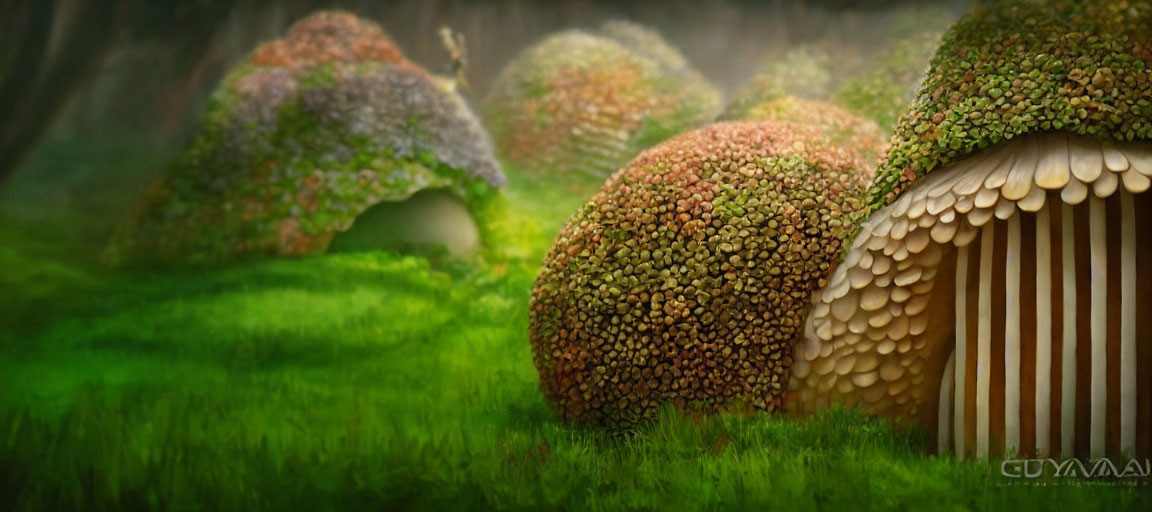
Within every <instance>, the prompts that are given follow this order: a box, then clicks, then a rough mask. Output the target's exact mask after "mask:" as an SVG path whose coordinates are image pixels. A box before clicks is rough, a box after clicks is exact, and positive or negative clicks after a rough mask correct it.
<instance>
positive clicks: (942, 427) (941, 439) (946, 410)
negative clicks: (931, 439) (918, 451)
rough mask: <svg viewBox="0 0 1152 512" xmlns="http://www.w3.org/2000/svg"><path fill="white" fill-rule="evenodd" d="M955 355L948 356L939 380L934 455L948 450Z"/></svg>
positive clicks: (950, 437) (950, 435) (950, 436)
mask: <svg viewBox="0 0 1152 512" xmlns="http://www.w3.org/2000/svg"><path fill="white" fill-rule="evenodd" d="M955 364H956V353H955V352H953V353H952V354H950V355H949V356H948V363H947V364H945V365H944V375H943V376H942V377H941V378H940V402H939V403H940V407H939V411H938V412H937V415H936V417H937V423H936V453H939V454H942V453H945V452H946V451H947V450H948V441H950V440H951V439H952V433H951V432H950V431H951V430H952V421H953V419H952V382H953V381H954V380H955V379H956V377H955V375H954V373H955V369H954V368H955Z"/></svg>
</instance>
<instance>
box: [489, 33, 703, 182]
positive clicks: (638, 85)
mask: <svg viewBox="0 0 1152 512" xmlns="http://www.w3.org/2000/svg"><path fill="white" fill-rule="evenodd" d="M614 38H619V40H617V39H614ZM720 107H721V96H720V93H719V91H717V90H716V89H715V88H714V87H713V86H712V85H711V84H709V83H708V82H707V81H706V80H705V79H704V78H703V77H702V76H700V74H699V73H697V72H695V71H693V70H692V69H690V68H689V67H688V66H687V64H686V63H685V62H684V60H683V57H681V56H680V55H679V53H678V52H676V51H675V50H674V49H672V48H671V47H670V46H668V45H667V44H666V43H664V42H663V41H662V40H661V39H660V38H659V36H658V35H656V34H655V33H654V32H651V31H648V30H646V29H642V28H639V27H636V26H634V25H630V24H621V23H619V22H615V23H609V24H608V25H607V26H606V27H605V29H604V33H603V34H592V33H587V32H582V31H574V30H573V31H566V32H561V33H559V34H556V35H553V36H551V37H548V38H547V39H545V40H543V41H541V42H540V43H538V44H536V45H535V46H533V47H531V48H529V49H527V50H525V51H524V52H523V53H522V54H521V55H520V56H519V57H517V58H516V59H515V60H514V61H513V62H512V63H510V64H509V65H508V67H507V68H506V69H505V70H504V72H503V73H502V74H501V75H500V77H499V79H498V80H497V82H496V84H495V85H494V87H493V91H492V93H491V95H490V96H489V97H488V98H487V100H486V103H485V108H484V114H485V120H486V124H487V126H488V128H489V129H490V130H491V131H492V135H493V138H494V139H495V141H496V144H497V146H498V149H499V151H500V153H501V156H503V157H504V158H505V159H507V160H508V161H509V162H511V163H513V164H515V165H517V166H519V167H521V168H523V169H525V170H527V171H530V172H536V173H556V174H560V175H563V174H566V173H573V172H575V173H582V174H587V175H591V176H597V177H604V176H607V175H608V174H610V173H611V172H612V171H615V170H616V169H618V168H619V167H620V166H621V165H623V164H624V163H626V162H627V161H628V160H629V159H630V158H632V157H634V156H636V154H638V153H639V152H640V151H641V150H643V149H644V148H647V147H649V146H650V145H652V144H654V143H656V142H659V141H661V140H664V139H665V138H667V137H669V136H671V135H674V134H676V133H680V132H682V131H685V130H689V129H692V128H696V127H699V126H701V125H703V124H705V123H707V122H709V121H711V120H712V119H714V118H715V116H716V114H717V113H718V112H719V110H720Z"/></svg>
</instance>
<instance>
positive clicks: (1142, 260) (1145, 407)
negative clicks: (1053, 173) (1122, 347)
mask: <svg viewBox="0 0 1152 512" xmlns="http://www.w3.org/2000/svg"><path fill="white" fill-rule="evenodd" d="M1132 199H1133V201H1132V202H1133V203H1134V204H1133V206H1134V210H1135V211H1136V216H1135V218H1137V219H1149V218H1152V201H1149V200H1148V196H1147V195H1146V194H1141V195H1138V196H1136V197H1134V198H1132ZM1135 245H1136V256H1137V259H1136V261H1137V262H1139V263H1138V265H1139V266H1141V267H1144V268H1145V269H1146V270H1145V271H1140V270H1137V271H1136V318H1138V319H1146V318H1152V272H1149V271H1147V269H1148V268H1149V267H1150V265H1149V263H1148V261H1149V260H1148V255H1149V254H1152V234H1149V233H1148V230H1147V229H1143V230H1137V231H1136V244H1135ZM1135 328H1136V448H1135V449H1136V455H1137V456H1138V457H1152V326H1150V325H1149V323H1148V322H1146V321H1143V322H1142V321H1138V322H1136V325H1135Z"/></svg>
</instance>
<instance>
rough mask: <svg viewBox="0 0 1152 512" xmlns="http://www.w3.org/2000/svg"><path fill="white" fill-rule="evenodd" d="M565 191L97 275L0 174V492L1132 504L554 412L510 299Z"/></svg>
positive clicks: (801, 440) (798, 427)
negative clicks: (298, 252) (277, 251)
mask: <svg viewBox="0 0 1152 512" xmlns="http://www.w3.org/2000/svg"><path fill="white" fill-rule="evenodd" d="M44 165H47V164H44ZM107 165H109V167H110V166H111V164H107ZM34 170H36V169H34ZM109 172H111V171H110V170H109ZM22 181H23V182H24V183H26V184H27V183H32V182H34V181H35V180H32V179H31V178H26V179H24V180H22ZM17 184H19V182H18V183H17ZM21 186H27V185H21ZM90 186H92V185H91V183H89V182H84V183H81V184H79V185H77V189H78V190H83V189H84V188H85V187H90ZM65 192H67V188H65ZM588 193H589V190H588V189H587V188H583V189H576V188H567V187H560V186H557V185H555V184H552V183H549V182H542V181H531V180H527V179H523V178H517V179H516V180H515V181H514V184H513V186H512V187H511V188H510V189H509V190H508V192H507V194H506V199H505V201H504V202H503V204H502V208H503V215H504V217H503V219H504V220H502V221H498V222H497V225H496V226H494V229H493V231H494V232H495V233H498V234H499V238H500V240H499V248H498V249H496V250H492V251H490V252H489V254H488V255H487V257H486V258H485V259H484V261H480V262H456V261H436V262H429V261H427V260H425V259H421V258H416V257H403V256H398V255H390V254H380V253H349V254H334V255H329V256H325V257H319V258H310V259H304V260H295V261H272V262H265V263H248V264H242V265H236V266H232V267H229V268H223V269H215V270H213V269H200V270H185V271H147V272H145V271H137V272H126V273H115V274H113V273H108V272H106V271H104V270H101V269H100V268H99V267H97V266H95V265H92V264H91V263H90V261H91V260H92V259H93V256H94V255H93V254H92V253H93V250H94V249H95V246H94V245H93V244H92V243H89V244H88V245H85V240H87V239H88V238H83V239H77V238H74V237H69V236H68V234H69V233H70V232H71V231H70V230H73V229H81V226H84V228H83V229H88V230H91V231H94V232H98V231H100V230H101V229H105V228H106V226H105V224H107V223H106V222H105V223H104V224H100V223H97V222H94V221H93V220H92V218H91V216H92V213H91V211H95V210H98V208H95V207H94V208H95V210H90V209H86V208H79V207H76V208H72V209H71V210H69V209H63V210H64V211H63V212H57V213H54V214H53V215H50V216H43V217H37V216H36V215H35V214H34V212H36V211H37V210H36V205H37V204H40V202H42V201H43V198H44V197H46V196H48V195H51V194H42V195H37V194H32V193H28V194H17V193H11V192H10V193H8V194H7V195H5V196H3V199H2V203H3V204H0V206H3V209H0V215H4V216H6V218H8V219H17V218H18V219H19V222H12V223H5V222H4V221H3V220H2V219H0V268H3V269H4V270H3V271H2V272H0V510H7V509H17V510H20V509H40V510H47V509H52V510H59V509H65V510H66V509H77V508H95V509H180V510H232V509H244V510H257V509H271V510H287V509H305V510H348V509H375V510H379V509H395V508H412V509H430V510H443V509H446V508H523V509H568V508H572V509H595V510H615V509H623V508H629V509H633V508H636V509H651V510H690V509H698V508H712V509H716V508H737V509H743V508H752V507H756V508H768V507H772V506H776V507H779V508H788V509H800V510H803V509H813V508H821V509H829V510H840V509H856V508H877V509H892V508H895V509H921V508H928V507H933V508H939V509H942V510H947V509H970V508H1007V507H1013V508H1022V509H1064V508H1075V507H1078V506H1081V507H1091V508H1115V509H1125V508H1143V509H1145V510H1146V509H1147V507H1148V506H1149V504H1150V503H1149V502H1150V500H1152V498H1150V496H1149V489H1148V488H1139V489H1122V488H1111V487H1100V486H1087V487H1067V486H1062V487H1044V488H1032V487H1028V488H1026V487H1010V486H1005V485H1003V484H1004V481H1003V480H1001V479H999V477H996V476H994V471H993V468H991V467H990V466H989V465H988V464H987V463H979V462H967V463H956V462H954V461H952V460H951V459H947V458H937V457H931V456H926V455H924V442H923V440H922V439H921V437H920V436H919V435H918V434H917V433H915V432H911V431H905V430H900V429H896V428H894V427H893V426H891V425H890V424H888V423H885V422H880V421H875V420H870V419H868V418H865V417H864V416H863V415H861V414H859V413H857V412H854V411H836V412H834V413H832V414H829V415H826V416H822V417H819V418H814V419H808V420H804V421H792V420H788V419H786V418H779V417H771V416H768V415H763V414H760V415H754V416H741V415H726V416H720V417H711V418H692V417H687V416H685V415H683V414H680V413H678V412H676V411H671V410H669V411H667V412H666V413H665V415H664V417H663V418H662V419H661V421H660V422H659V423H657V424H655V425H649V426H645V427H642V428H639V429H637V430H635V431H633V432H625V433H609V432H603V431H599V430H596V429H590V428H581V427H572V426H567V425H563V424H560V423H558V422H557V421H556V420H555V418H554V416H553V415H552V414H551V412H550V411H549V410H548V408H547V406H546V404H545V403H544V401H543V399H542V397H541V394H540V393H539V391H538V389H537V385H536V374H535V370H534V368H533V366H532V362H531V351H530V349H529V346H528V341H527V335H526V333H527V317H528V314H527V306H528V299H529V291H530V289H531V284H532V280H533V278H534V274H535V271H536V267H537V264H538V263H539V260H540V258H541V256H542V254H543V251H544V250H546V249H547V247H548V245H549V243H550V241H551V238H552V236H553V233H555V231H556V230H557V229H558V228H559V226H560V224H561V223H562V222H563V219H564V217H565V216H566V215H567V214H568V213H570V212H571V211H574V209H575V208H577V207H578V206H579V204H580V203H581V202H582V200H583V198H584V197H586V196H587V195H588ZM68 211H72V212H73V213H72V214H71V215H69V214H67V212H68ZM13 212H26V213H27V215H20V214H18V213H13ZM29 212H31V213H29ZM82 221H86V222H89V223H93V225H92V226H89V225H88V224H85V223H84V222H82ZM97 224H98V225H97ZM90 238H91V239H92V240H97V239H98V237H96V236H94V235H93V236H92V237H90Z"/></svg>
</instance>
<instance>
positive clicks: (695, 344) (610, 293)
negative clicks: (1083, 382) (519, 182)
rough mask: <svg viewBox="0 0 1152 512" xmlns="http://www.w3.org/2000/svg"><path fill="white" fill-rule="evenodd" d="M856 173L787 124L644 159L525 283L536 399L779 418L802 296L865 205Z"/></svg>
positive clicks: (850, 158) (584, 408)
mask: <svg viewBox="0 0 1152 512" xmlns="http://www.w3.org/2000/svg"><path fill="white" fill-rule="evenodd" d="M860 168H861V162H860V161H859V160H858V159H857V158H856V157H855V154H854V153H853V152H852V151H850V150H848V149H846V148H842V147H839V146H836V145H832V144H829V143H828V142H827V141H825V140H823V139H822V138H821V136H820V134H819V132H817V131H815V130H813V129H811V128H808V127H804V126H800V125H795V124H790V123H783V122H730V123H720V124H716V125H712V126H709V127H707V128H703V129H700V130H697V131H694V132H690V133H687V134H684V135H680V136H677V137H674V138H672V139H670V140H668V141H666V142H664V143H662V144H660V145H658V146H656V147H654V148H652V149H650V150H648V151H645V152H644V153H642V154H641V155H640V156H638V157H637V158H636V159H635V160H633V161H632V162H631V163H629V164H628V165H627V166H626V167H624V168H623V169H622V170H620V171H619V172H617V173H616V174H614V175H613V176H612V178H610V179H609V181H608V182H607V183H606V184H605V185H604V187H603V188H602V189H601V190H600V191H599V193H597V194H596V195H595V196H594V197H593V198H592V199H591V200H590V201H589V202H588V203H587V204H586V205H585V206H584V207H583V208H582V209H581V210H580V211H579V212H577V213H576V215H574V216H573V217H572V218H571V219H570V220H569V222H568V224H567V225H566V226H565V227H564V229H563V230H562V231H561V233H560V235H559V236H558V237H557V239H556V242H555V244H554V245H553V247H552V249H551V250H550V251H549V253H548V255H547V257H546V259H545V263H544V268H543V270H542V271H541V274H540V276H539V278H538V279H537V282H536V286H535V288H534V290H533V299H532V303H531V341H532V347H533V350H534V353H535V363H536V367H537V369H538V370H539V372H540V379H541V387H542V389H543V390H544V393H545V396H546V397H547V399H548V402H549V403H550V404H551V405H552V407H553V408H554V409H555V410H556V411H557V412H558V413H559V414H560V417H561V418H562V419H564V420H566V421H581V422H593V423H601V424H612V425H618V424H627V423H632V422H636V421H642V420H651V419H654V418H655V417H656V415H657V413H658V410H659V408H660V407H661V406H662V405H663V404H668V403H671V404H674V405H676V406H678V407H681V408H694V409H701V410H705V411H716V410H721V409H725V408H731V407H749V406H750V407H754V408H756V409H761V410H768V411H772V410H777V409H779V408H780V407H781V405H782V403H783V400H784V391H785V389H786V387H787V380H788V369H789V367H790V366H791V364H792V355H791V353H792V344H793V343H794V342H795V340H796V337H797V336H798V335H799V329H800V326H801V324H802V321H803V315H804V312H805V311H806V309H807V306H808V302H809V294H810V292H811V291H812V290H813V289H815V288H816V287H817V286H821V285H823V282H824V278H825V277H826V276H827V275H828V273H829V270H830V269H831V267H832V265H833V263H834V262H835V261H836V259H837V258H838V256H839V253H840V240H841V238H842V237H843V236H844V235H845V234H846V233H847V232H848V231H849V230H850V229H851V227H852V225H853V220H854V216H855V215H856V214H857V212H859V211H861V209H862V208H863V202H862V193H863V191H864V190H865V187H866V184H867V181H868V180H867V178H866V176H864V175H862V174H861V173H860V172H858V169H860Z"/></svg>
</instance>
